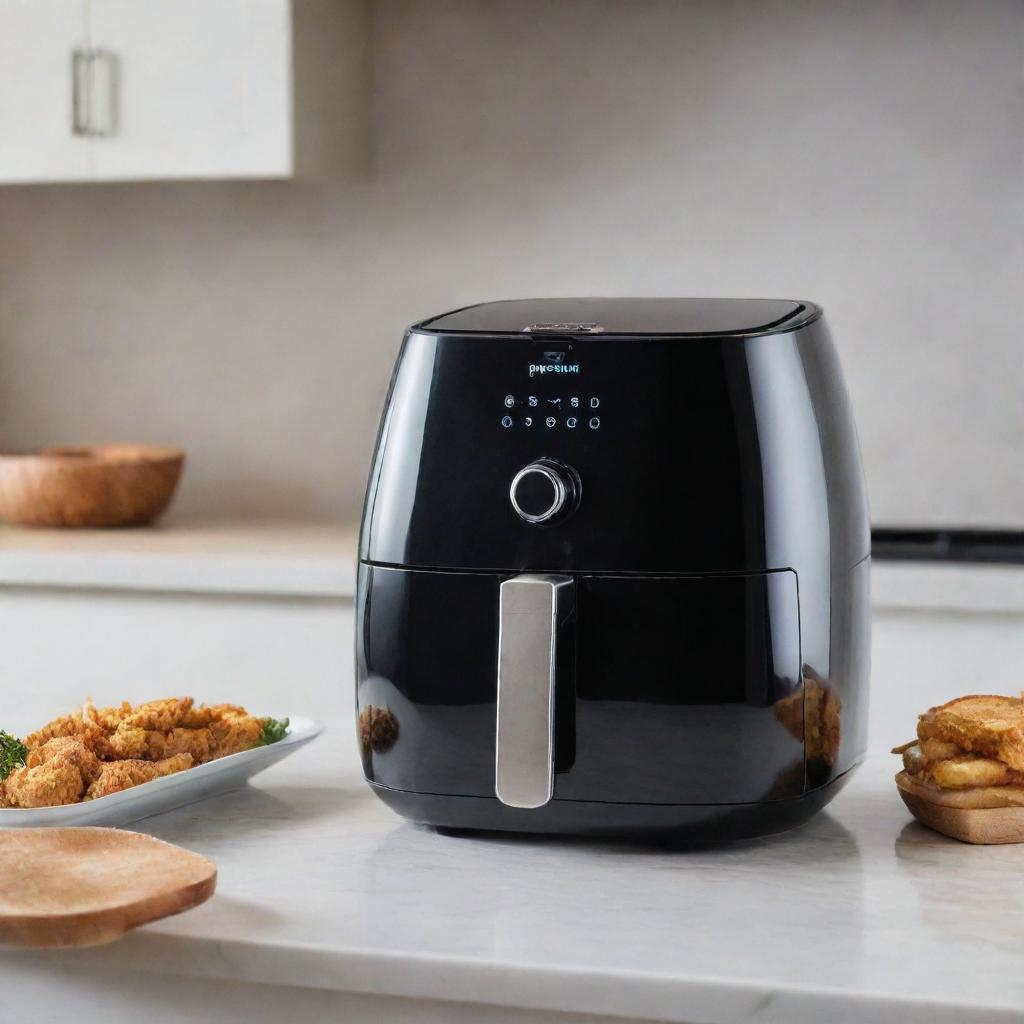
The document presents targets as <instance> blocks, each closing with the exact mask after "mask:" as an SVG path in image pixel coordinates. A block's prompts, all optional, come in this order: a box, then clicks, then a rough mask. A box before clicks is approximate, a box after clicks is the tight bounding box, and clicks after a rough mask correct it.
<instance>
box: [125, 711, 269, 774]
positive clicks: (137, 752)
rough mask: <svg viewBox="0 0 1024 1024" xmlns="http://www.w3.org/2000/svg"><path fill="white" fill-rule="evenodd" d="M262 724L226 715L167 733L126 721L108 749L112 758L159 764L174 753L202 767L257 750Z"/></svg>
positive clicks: (258, 720) (239, 716)
mask: <svg viewBox="0 0 1024 1024" xmlns="http://www.w3.org/2000/svg"><path fill="white" fill-rule="evenodd" d="M207 710H212V709H207ZM263 722H264V719H262V718H253V716H252V715H247V714H242V715H236V714H229V715H225V716H223V717H221V718H218V719H213V718H211V721H210V725H208V726H206V727H204V728H185V727H177V728H174V729H170V730H169V731H167V732H163V731H160V730H156V729H140V728H137V727H135V726H131V725H129V724H128V723H127V722H125V723H122V724H121V726H119V728H118V730H117V732H115V733H114V734H113V736H111V737H110V740H109V747H110V751H111V757H112V758H116V759H132V760H144V761H159V760H160V759H161V758H166V757H173V756H174V755H176V754H190V755H191V756H192V758H193V759H194V761H195V762H196V764H205V763H206V762H207V761H213V760H215V759H216V758H218V757H226V756H227V755H228V754H235V753H238V751H240V750H249V749H251V748H252V747H258V746H259V745H260V743H261V742H262V732H263Z"/></svg>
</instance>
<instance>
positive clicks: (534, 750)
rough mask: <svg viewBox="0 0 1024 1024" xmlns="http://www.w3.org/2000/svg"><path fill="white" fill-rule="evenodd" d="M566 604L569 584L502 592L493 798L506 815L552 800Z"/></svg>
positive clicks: (532, 578)
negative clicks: (561, 626) (559, 652)
mask: <svg viewBox="0 0 1024 1024" xmlns="http://www.w3.org/2000/svg"><path fill="white" fill-rule="evenodd" d="M572 603H573V581H572V577H569V576H548V575H529V574H526V575H522V576H515V577H513V578H512V579H510V580H505V582H504V583H502V585H501V589H500V605H499V607H500V610H499V628H498V721H497V735H496V743H495V766H494V791H495V794H496V795H497V797H498V799H499V800H500V801H501V802H502V803H503V804H507V805H508V806H509V807H543V806H544V804H546V803H547V802H548V801H549V800H550V799H551V797H552V794H553V792H554V742H555V665H556V663H557V648H558V627H559V624H560V623H561V622H563V621H564V620H565V618H566V616H567V615H568V614H569V612H570V611H571V610H572Z"/></svg>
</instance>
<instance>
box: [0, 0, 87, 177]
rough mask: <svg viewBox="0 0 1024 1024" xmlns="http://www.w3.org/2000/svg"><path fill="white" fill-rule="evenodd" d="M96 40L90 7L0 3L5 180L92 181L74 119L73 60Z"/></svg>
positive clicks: (1, 170)
mask: <svg viewBox="0 0 1024 1024" xmlns="http://www.w3.org/2000/svg"><path fill="white" fill-rule="evenodd" d="M88 41H89V36H88V26H87V22H86V10H85V4H84V3H83V2H82V0H0V179H2V180H5V181H60V180H68V179H70V180H82V179H85V178H88V177H89V174H90V170H91V166H90V149H89V145H88V142H87V141H86V140H85V139H84V138H83V137H82V136H80V135H75V134H74V126H73V123H72V112H71V78H72V74H73V72H74V68H73V56H74V54H75V53H76V52H78V53H81V52H82V51H84V50H85V48H86V47H87V46H88Z"/></svg>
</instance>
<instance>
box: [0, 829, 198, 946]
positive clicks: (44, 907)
mask: <svg viewBox="0 0 1024 1024" xmlns="http://www.w3.org/2000/svg"><path fill="white" fill-rule="evenodd" d="M216 885H217V868H216V865H214V863H213V862H212V861H209V860H207V859H206V858H205V857H200V856H199V854H197V853H192V852H191V851H189V850H183V849H182V848H181V847H180V846H172V845H171V844H170V843H165V842H162V841H161V840H159V839H154V838H153V837H152V836H146V835H140V834H139V833H137V832H123V831H121V830H119V829H113V828H50V829H44V828H39V829H31V828H27V829H11V830H10V831H8V832H4V833H3V835H2V836H0V946H19V947H24V948H30V949H56V948H66V947H70V946H97V945H100V944H101V943H104V942H112V941H113V940H114V939H117V938H120V937H121V936H122V935H124V933H125V932H127V931H129V930H131V929H132V928H138V927H139V925H142V924H146V923H147V922H149V921H156V920H158V919H159V918H161V917H169V916H170V915H171V914H180V913H181V912H182V911H183V910H189V909H190V908H191V907H195V906H198V905H199V904H200V903H204V902H205V901H206V900H208V899H209V898H210V897H211V896H212V895H213V890H214V888H215V887H216Z"/></svg>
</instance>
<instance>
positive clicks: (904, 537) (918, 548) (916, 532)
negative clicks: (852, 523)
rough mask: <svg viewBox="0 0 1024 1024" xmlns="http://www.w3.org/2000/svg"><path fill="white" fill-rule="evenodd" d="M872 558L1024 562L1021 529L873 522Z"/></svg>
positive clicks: (1023, 535) (1018, 563) (1022, 532)
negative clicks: (944, 526)
mask: <svg viewBox="0 0 1024 1024" xmlns="http://www.w3.org/2000/svg"><path fill="white" fill-rule="evenodd" d="M871 555H872V557H873V558H878V559H885V560H891V561H897V562H1004V563H1006V564H1009V565H1021V564H1024V530H993V529H981V530H979V529H969V530H968V529H962V528H958V527H949V528H946V529H938V530H937V529H933V528H929V527H920V528H918V529H913V528H907V527H885V526H876V527H875V528H874V529H873V530H872V531H871Z"/></svg>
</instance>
